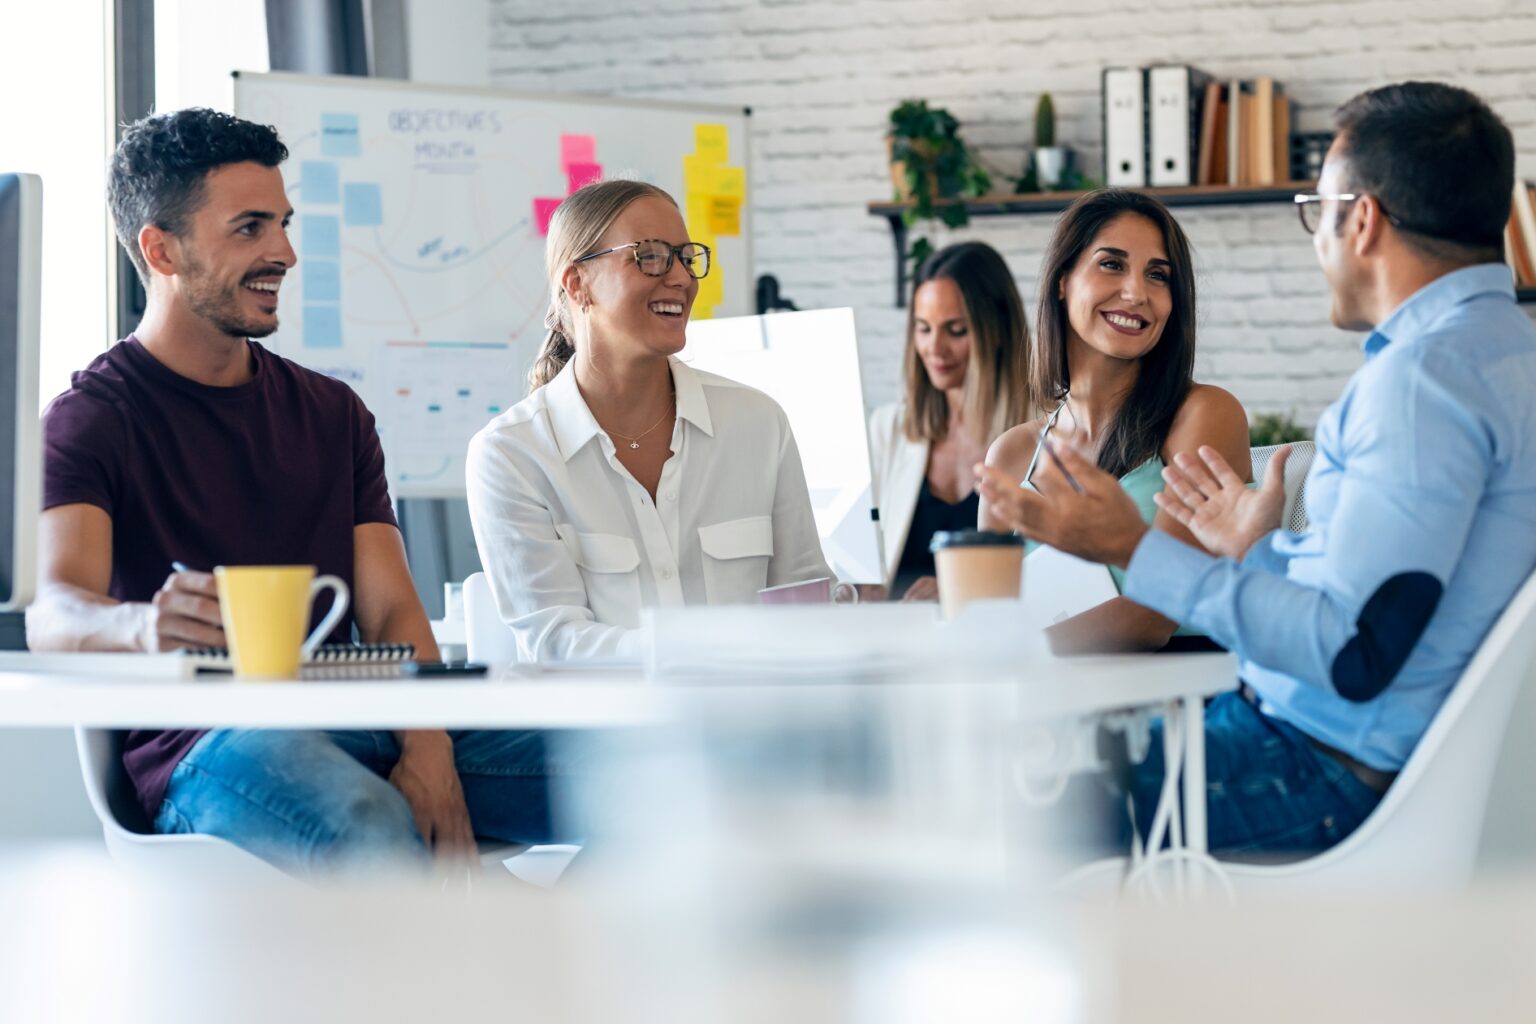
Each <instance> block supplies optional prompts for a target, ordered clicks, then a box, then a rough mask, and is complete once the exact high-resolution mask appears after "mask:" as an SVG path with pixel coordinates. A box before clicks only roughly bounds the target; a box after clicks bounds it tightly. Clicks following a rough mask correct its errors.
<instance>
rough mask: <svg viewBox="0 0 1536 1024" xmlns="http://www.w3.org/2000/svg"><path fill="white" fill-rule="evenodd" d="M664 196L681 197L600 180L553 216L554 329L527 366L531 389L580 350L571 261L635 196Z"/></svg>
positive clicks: (547, 247)
mask: <svg viewBox="0 0 1536 1024" xmlns="http://www.w3.org/2000/svg"><path fill="white" fill-rule="evenodd" d="M645 198H655V199H665V200H666V201H667V202H669V203H671V204H672V205H673V206H676V205H677V200H675V199H673V198H672V197H671V196H669V195H667V193H666V192H664V191H662V190H661V189H659V188H657V187H656V186H655V185H648V184H646V183H645V182H643V181H630V180H628V179H615V180H613V181H598V182H594V183H593V184H591V185H587V186H586V187H584V188H579V189H577V190H576V191H575V192H572V193H571V194H570V195H569V196H566V198H565V200H564V202H562V203H561V204H560V205H559V206H557V207H556V208H555V212H554V215H553V216H551V217H550V219H549V235H548V237H547V238H546V239H545V241H544V269H545V271H546V272H547V273H548V274H549V294H550V297H549V313H548V314H547V315H546V316H545V317H544V326H545V327H546V328H548V330H549V333H548V334H546V335H545V336H544V345H543V347H542V348H541V349H540V350H539V355H538V358H537V359H535V360H534V363H533V369H531V370H530V371H529V372H528V390H529V392H534V391H537V390H538V389H539V388H541V387H543V386H544V385H545V384H548V383H549V382H550V381H552V380H554V379H555V377H556V375H557V374H559V372H560V371H561V370H562V369H564V368H565V364H566V363H568V362H570V361H571V357H572V356H574V355H575V354H576V344H575V331H574V325H573V324H572V323H571V316H570V309H569V307H568V304H567V301H566V295H565V288H564V286H563V285H562V284H561V278H562V277H563V276H564V274H565V269H566V267H569V266H570V265H571V263H572V262H573V261H575V260H577V259H580V258H581V257H582V256H584V255H586V254H587V253H589V252H591V251H592V250H593V249H595V248H596V247H597V243H598V241H599V240H600V239H601V238H602V237H603V235H604V233H606V232H607V230H608V229H609V228H610V227H612V226H613V222H614V221H616V220H618V219H619V215H620V214H621V213H623V212H624V210H625V209H626V208H627V207H628V206H629V204H630V203H633V202H634V201H635V200H636V199H645Z"/></svg>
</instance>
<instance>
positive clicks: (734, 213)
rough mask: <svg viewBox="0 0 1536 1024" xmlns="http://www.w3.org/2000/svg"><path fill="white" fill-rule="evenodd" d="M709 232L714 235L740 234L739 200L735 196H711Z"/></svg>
mask: <svg viewBox="0 0 1536 1024" xmlns="http://www.w3.org/2000/svg"><path fill="white" fill-rule="evenodd" d="M709 230H710V231H711V232H712V233H713V234H716V235H739V234H741V199H740V198H739V197H737V196H712V197H711V198H710V203H709Z"/></svg>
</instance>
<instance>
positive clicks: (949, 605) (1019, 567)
mask: <svg viewBox="0 0 1536 1024" xmlns="http://www.w3.org/2000/svg"><path fill="white" fill-rule="evenodd" d="M928 550H930V551H932V552H933V561H934V565H935V567H936V568H937V569H938V579H939V606H940V608H942V609H943V612H944V617H945V618H946V619H952V618H954V617H955V616H956V615H958V614H960V609H961V608H964V607H965V606H966V605H967V604H969V603H970V602H971V601H982V600H986V599H988V598H1012V599H1017V598H1018V596H1019V594H1020V592H1021V590H1022V589H1023V583H1024V538H1022V537H1020V536H1018V535H1016V534H1012V533H997V532H994V531H992V530H941V531H939V532H938V533H935V534H934V535H933V540H932V541H930V542H929V545H928Z"/></svg>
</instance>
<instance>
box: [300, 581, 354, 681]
mask: <svg viewBox="0 0 1536 1024" xmlns="http://www.w3.org/2000/svg"><path fill="white" fill-rule="evenodd" d="M327 587H329V588H330V589H331V590H332V591H334V592H335V594H336V599H335V600H334V601H332V602H331V610H330V611H328V612H326V613H325V618H323V619H321V620H320V625H318V626H316V627H315V631H314V632H313V633H311V634H309V639H307V640H305V641H304V646H303V647H301V648H300V649H299V658H300V660H302V661H308V660H309V659H310V658H312V657H313V656H314V653H315V650H316V649H317V648H318V647H319V646H320V641H322V640H324V639H325V638H326V637H327V636H329V635H330V632H331V630H333V629H335V628H336V623H338V622H340V621H341V617H342V616H343V615H345V614H347V605H348V604H350V603H351V601H352V592H351V591H350V590H348V589H347V584H346V581H345V580H343V579H342V578H341V577H340V576H316V577H315V581H314V582H313V583H311V584H310V585H309V606H310V607H311V608H313V607H314V606H315V598H317V597H319V596H320V591H322V590H325V589H326V588H327Z"/></svg>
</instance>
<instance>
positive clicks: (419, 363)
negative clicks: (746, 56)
mask: <svg viewBox="0 0 1536 1024" xmlns="http://www.w3.org/2000/svg"><path fill="white" fill-rule="evenodd" d="M235 111H236V113H238V114H239V115H240V116H242V117H246V118H249V119H251V120H254V121H258V122H261V123H263V124H271V125H274V126H276V128H277V130H278V132H279V134H280V135H281V136H282V138H283V141H284V142H285V143H286V144H287V146H288V149H289V152H290V156H289V160H288V162H287V163H286V164H284V165H283V173H284V177H285V180H286V183H287V188H288V195H289V199H290V201H291V202H292V203H293V208H294V218H293V225H292V227H291V229H290V234H291V237H292V239H293V245H294V249H295V250H296V251H297V252H298V254H299V263H298V266H297V267H296V268H295V271H294V272H293V273H291V274H289V275H288V279H287V281H286V282H285V283H284V284H283V288H282V292H281V296H282V297H281V300H280V304H279V308H278V317H279V320H280V322H281V327H280V328H279V330H278V331H277V333H276V334H274V335H272V337H271V338H269V339H267V342H266V343H267V344H268V345H269V346H270V347H271V348H272V349H273V350H274V351H277V352H279V353H280V354H282V355H284V356H287V357H288V358H290V359H294V360H296V361H298V362H300V363H303V364H304V365H306V366H309V367H311V368H313V369H316V370H319V371H321V372H323V373H328V374H331V375H332V376H335V377H338V378H340V379H342V380H345V381H347V383H349V384H351V385H352V386H353V387H354V388H355V389H356V390H357V391H358V393H359V394H360V395H362V397H363V400H364V401H365V402H366V403H367V404H368V407H369V408H370V409H371V410H372V411H373V413H374V415H375V417H376V418H377V420H378V424H379V434H380V437H381V439H382V440H383V443H384V453H385V458H386V464H387V466H388V472H389V478H390V489H391V491H392V492H393V493H394V495H395V496H396V497H457V496H462V495H463V494H464V453H465V449H466V447H467V446H468V444H469V439H470V437H472V436H473V435H474V433H475V432H476V431H477V430H479V429H480V428H481V427H482V426H483V425H484V424H485V423H486V421H488V420H490V419H491V418H493V417H494V416H496V415H497V414H498V413H499V412H501V411H502V410H503V409H505V408H507V407H508V406H510V405H513V404H515V403H516V402H518V401H519V400H520V399H521V398H523V396H524V395H525V394H526V392H527V388H526V385H525V383H524V381H525V379H526V376H527V371H528V368H529V366H530V365H531V364H532V362H533V359H534V357H535V356H536V354H537V352H538V347H539V345H540V344H541V343H542V341H543V338H544V326H543V321H544V313H545V310H546V309H547V307H548V302H549V297H548V289H547V286H546V284H545V274H544V234H543V230H542V229H543V228H544V227H545V226H547V223H548V214H549V211H550V210H552V209H553V207H554V205H555V204H557V203H558V202H559V200H560V199H562V198H564V197H565V196H566V195H567V194H569V193H570V192H571V191H572V190H573V186H575V185H580V184H585V183H586V181H587V180H590V179H592V178H594V177H596V176H599V175H601V176H604V177H634V178H639V179H641V180H644V181H649V182H651V183H653V184H655V185H658V186H660V187H661V188H663V189H666V190H667V192H669V193H670V194H671V195H672V196H673V197H675V198H676V199H677V201H678V203H679V205H680V206H682V207H683V210H684V215H685V217H686V218H687V220H688V226H689V233H690V234H691V236H692V237H693V239H694V240H695V241H701V242H704V243H705V244H707V245H710V246H711V247H712V248H713V249H714V250H715V261H714V269H713V270H712V271H711V272H710V275H709V277H707V278H705V280H704V281H703V282H701V284H700V291H699V298H698V299H697V300H696V301H695V304H694V312H693V316H694V317H695V318H696V319H707V318H709V317H710V316H711V315H714V316H737V315H741V314H744V313H750V312H752V306H753V298H752V296H753V292H752V272H751V266H750V263H749V246H748V232H749V230H750V213H749V206H748V204H747V199H748V191H747V187H746V185H747V178H746V168H747V123H748V113H747V112H746V111H745V110H743V109H742V108H740V107H718V106H702V105H694V104H672V103H661V102H643V101H634V100H619V99H604V98H595V97H577V96H539V95H532V94H528V93H513V92H503V91H495V90H483V89H482V90H472V89H461V88H455V87H451V86H431V85H415V84H412V83H409V82H397V81H385V80H380V79H364V78H356V77H346V76H340V77H312V76H306V75H291V74H260V75H258V74H248V73H240V74H237V75H236V77H235Z"/></svg>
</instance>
